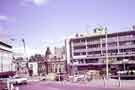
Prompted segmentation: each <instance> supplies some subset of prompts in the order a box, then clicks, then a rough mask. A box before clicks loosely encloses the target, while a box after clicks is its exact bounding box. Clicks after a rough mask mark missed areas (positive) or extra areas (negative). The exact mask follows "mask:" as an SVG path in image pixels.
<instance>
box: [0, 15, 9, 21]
mask: <svg viewBox="0 0 135 90" xmlns="http://www.w3.org/2000/svg"><path fill="white" fill-rule="evenodd" d="M7 20H8V17H7V16H4V15H0V21H7Z"/></svg>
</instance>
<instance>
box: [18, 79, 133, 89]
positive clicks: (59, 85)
mask: <svg viewBox="0 0 135 90" xmlns="http://www.w3.org/2000/svg"><path fill="white" fill-rule="evenodd" d="M17 87H19V90H134V89H133V88H132V89H131V88H129V89H127V88H118V87H114V88H113V87H112V88H110V87H108V88H107V87H98V86H97V87H96V86H93V85H87V84H86V85H85V84H75V83H63V82H43V81H38V82H29V83H28V84H27V85H20V86H17Z"/></svg>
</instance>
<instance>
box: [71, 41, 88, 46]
mask: <svg viewBox="0 0 135 90" xmlns="http://www.w3.org/2000/svg"><path fill="white" fill-rule="evenodd" d="M73 46H86V43H85V42H80V43H73Z"/></svg>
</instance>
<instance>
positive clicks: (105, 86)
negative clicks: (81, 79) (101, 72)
mask: <svg viewBox="0 0 135 90" xmlns="http://www.w3.org/2000/svg"><path fill="white" fill-rule="evenodd" d="M104 87H106V79H105V77H104Z"/></svg>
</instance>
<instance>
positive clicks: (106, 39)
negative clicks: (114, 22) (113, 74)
mask: <svg viewBox="0 0 135 90" xmlns="http://www.w3.org/2000/svg"><path fill="white" fill-rule="evenodd" d="M105 43H106V57H105V58H106V79H108V78H109V62H108V44H107V43H108V35H107V28H106V27H105Z"/></svg>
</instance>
